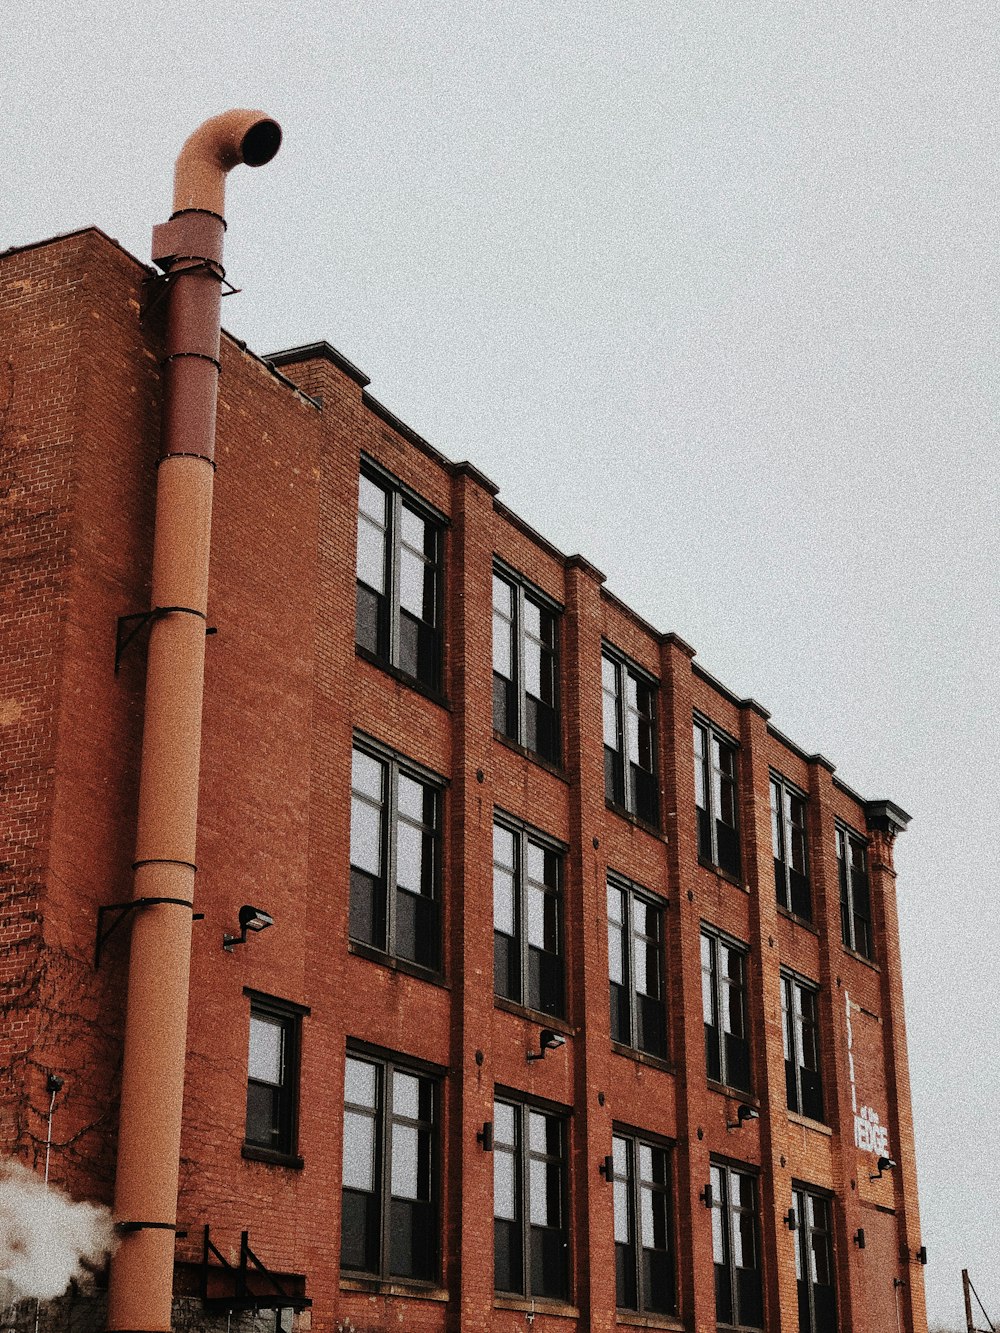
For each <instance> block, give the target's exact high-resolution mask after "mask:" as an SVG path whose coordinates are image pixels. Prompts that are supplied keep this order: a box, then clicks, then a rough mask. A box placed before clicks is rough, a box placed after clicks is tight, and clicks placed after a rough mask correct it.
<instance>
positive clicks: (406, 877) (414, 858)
mask: <svg viewBox="0 0 1000 1333" xmlns="http://www.w3.org/2000/svg"><path fill="white" fill-rule="evenodd" d="M423 852H424V835H423V831H422V830H421V829H419V828H416V827H415V826H414V825H413V824H406V823H404V822H403V820H400V821H399V823H398V825H397V826H396V882H397V883H398V884H399V885H400V887H401V888H404V889H409V890H410V892H411V893H419V892H420V891H421V887H422V882H423V880H422V868H423Z"/></svg>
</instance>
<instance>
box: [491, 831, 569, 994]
mask: <svg viewBox="0 0 1000 1333" xmlns="http://www.w3.org/2000/svg"><path fill="white" fill-rule="evenodd" d="M561 881H562V857H561V856H560V854H559V853H558V852H557V851H556V850H555V849H554V848H553V847H552V846H551V845H550V844H548V843H546V842H543V841H542V840H541V837H540V835H538V834H535V833H529V832H528V830H526V829H521V828H515V827H512V826H510V825H507V824H502V823H494V825H493V986H494V990H495V991H496V993H497V995H500V996H502V997H503V998H504V999H507V1000H513V1001H514V1002H515V1003H517V1004H523V1005H526V1006H527V1007H528V1008H529V1009H537V1010H539V1011H540V1012H541V1013H543V1014H553V1015H555V1016H556V1017H560V1018H561V1017H562V1016H563V1015H564V1013H565V1001H564V998H563V960H562V902H561Z"/></svg>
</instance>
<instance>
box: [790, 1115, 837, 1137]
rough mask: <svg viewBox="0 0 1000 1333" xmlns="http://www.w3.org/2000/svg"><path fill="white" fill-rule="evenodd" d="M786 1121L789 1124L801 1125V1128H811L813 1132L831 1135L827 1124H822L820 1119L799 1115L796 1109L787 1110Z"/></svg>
mask: <svg viewBox="0 0 1000 1333" xmlns="http://www.w3.org/2000/svg"><path fill="white" fill-rule="evenodd" d="M788 1123H789V1124H790V1125H801V1126H802V1128H803V1129H811V1130H812V1131H813V1133H814V1134H825V1135H826V1136H827V1137H828V1138H832V1137H833V1130H832V1129H831V1128H830V1126H829V1125H827V1124H824V1122H823V1121H822V1120H812V1119H810V1117H809V1116H807V1115H800V1114H799V1112H798V1111H789V1112H788Z"/></svg>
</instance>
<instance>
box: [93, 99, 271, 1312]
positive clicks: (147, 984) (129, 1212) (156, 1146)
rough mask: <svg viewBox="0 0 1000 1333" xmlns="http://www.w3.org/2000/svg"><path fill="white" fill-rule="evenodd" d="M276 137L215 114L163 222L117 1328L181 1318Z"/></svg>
mask: <svg viewBox="0 0 1000 1333" xmlns="http://www.w3.org/2000/svg"><path fill="white" fill-rule="evenodd" d="M280 144H281V130H280V128H279V126H278V125H277V123H276V122H275V121H273V120H271V119H270V118H269V117H267V116H265V115H264V114H263V113H262V112H259V111H228V112H226V113H225V114H223V115H221V116H215V117H213V118H212V119H211V120H208V121H206V122H205V124H204V125H202V126H201V127H200V128H199V129H197V130H196V131H195V132H194V134H192V135H191V137H190V138H189V139H188V140H187V142H186V143H185V144H184V147H183V148H182V149H181V153H180V156H179V157H178V159H177V167H176V172H175V176H174V212H173V214H172V216H171V218H170V221H169V222H166V223H163V224H162V225H161V226H158V227H155V228H154V230H153V259H154V260H155V261H156V262H157V263H158V264H160V265H161V267H162V268H163V269H164V271H165V274H166V281H167V283H168V284H169V296H168V301H169V304H168V314H167V340H166V357H165V360H164V363H163V390H164V406H163V435H162V456H161V458H160V464H159V471H158V477H157V490H156V527H155V533H154V537H153V588H152V607H153V610H154V616H153V620H152V628H151V633H150V640H149V656H148V664H147V675H146V704H145V720H144V725H143V738H142V769H141V775H140V785H139V815H138V830H137V834H136V851H135V864H134V867H133V868H134V871H135V882H134V889H133V895H134V897H135V899H136V900H138V901H139V902H140V903H141V904H142V906H141V907H140V908H139V910H137V911H136V913H135V917H134V925H133V927H132V946H131V956H130V962H129V980H128V1002H127V1009H126V1016H125V1050H124V1059H123V1066H122V1094H121V1114H120V1120H119V1131H118V1165H117V1174H116V1179H115V1217H116V1219H117V1221H118V1223H119V1230H120V1231H121V1233H122V1242H121V1246H120V1248H119V1250H118V1253H117V1254H116V1255H115V1258H114V1259H113V1261H112V1266H111V1284H110V1290H109V1296H108V1328H109V1329H119V1330H124V1329H129V1330H137V1331H139V1330H141V1331H142V1333H159V1331H165V1330H169V1328H170V1309H171V1298H172V1291H173V1269H174V1231H175V1227H176V1221H177V1177H178V1159H179V1154H180V1137H181V1111H182V1103H183V1094H184V1064H185V1057H186V1049H187V1007H188V980H189V974H190V967H191V916H192V909H193V903H194V876H195V837H196V829H197V820H198V771H199V761H200V752H201V704H202V690H203V685H204V663H205V629H206V615H207V600H208V562H209V534H210V528H211V514H212V483H213V476H214V470H215V462H214V453H215V410H216V397H217V390H218V378H219V315H220V302H221V296H222V291H221V284H222V279H223V268H222V240H223V233H224V231H225V226H226V224H225V221H224V220H223V207H224V195H225V181H226V173H227V172H228V171H230V170H231V169H232V168H233V167H235V166H237V165H238V164H239V163H240V162H244V163H246V165H247V166H251V167H258V166H263V165H264V163H266V162H269V161H270V160H271V158H272V157H273V156H274V155H275V153H276V152H277V151H278V148H279V146H280Z"/></svg>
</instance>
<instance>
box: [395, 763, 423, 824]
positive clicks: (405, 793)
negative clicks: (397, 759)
mask: <svg viewBox="0 0 1000 1333" xmlns="http://www.w3.org/2000/svg"><path fill="white" fill-rule="evenodd" d="M429 794H430V793H429V791H428V789H427V788H426V787H425V786H424V784H423V783H422V782H417V781H416V779H415V778H411V777H407V775H406V774H405V773H400V775H399V787H398V795H397V798H396V799H397V801H398V802H399V813H400V814H402V815H406V816H407V817H408V818H409V819H413V820H415V821H417V822H418V823H419V822H430V821H429V820H428V819H427V814H428V810H427V804H428V802H427V796H428V795H429Z"/></svg>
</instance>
